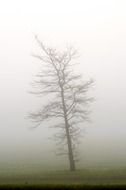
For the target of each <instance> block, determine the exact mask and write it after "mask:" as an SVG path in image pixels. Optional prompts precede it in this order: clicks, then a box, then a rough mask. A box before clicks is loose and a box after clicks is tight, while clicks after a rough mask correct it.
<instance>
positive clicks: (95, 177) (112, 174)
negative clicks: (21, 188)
mask: <svg viewBox="0 0 126 190" xmlns="http://www.w3.org/2000/svg"><path fill="white" fill-rule="evenodd" d="M4 184H6V185H7V184H8V185H10V184H12V185H17V184H20V185H25V186H26V185H27V186H29V185H44V184H48V185H57V184H59V185H60V184H64V185H71V184H72V185H85V184H86V185H122V184H123V185H126V169H83V170H77V171H75V172H70V171H65V170H64V171H60V170H57V171H43V170H42V168H41V167H40V168H39V167H38V168H32V167H31V168H20V169H19V168H10V169H0V185H4Z"/></svg>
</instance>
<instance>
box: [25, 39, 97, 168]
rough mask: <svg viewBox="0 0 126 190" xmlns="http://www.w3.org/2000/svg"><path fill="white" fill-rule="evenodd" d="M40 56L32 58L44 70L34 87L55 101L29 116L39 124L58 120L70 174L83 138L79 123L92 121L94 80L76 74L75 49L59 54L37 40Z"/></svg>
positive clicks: (59, 138) (57, 135)
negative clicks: (81, 137)
mask: <svg viewBox="0 0 126 190" xmlns="http://www.w3.org/2000/svg"><path fill="white" fill-rule="evenodd" d="M36 41H37V43H38V45H39V47H40V49H41V50H42V51H41V55H35V54H34V55H33V56H34V57H36V58H37V59H39V60H40V61H41V64H42V69H41V71H40V73H39V74H37V75H36V77H37V79H36V80H34V82H33V86H34V87H35V91H34V92H31V93H34V94H38V95H40V96H41V95H42V96H44V95H50V94H52V100H51V101H49V102H47V104H46V105H45V106H43V107H42V108H40V110H39V111H38V112H35V113H30V114H29V117H30V119H32V120H33V121H34V122H36V123H37V126H38V125H41V123H42V122H43V121H45V120H50V119H53V118H57V119H56V121H57V124H54V126H53V127H56V128H58V129H59V133H58V134H56V135H55V138H56V139H58V140H59V142H60V144H61V143H62V148H63V147H64V145H66V146H67V152H61V154H67V155H68V158H69V164H70V171H74V170H75V158H76V150H77V149H76V146H77V143H78V141H79V137H80V135H81V134H80V132H81V130H80V127H79V126H78V125H79V123H81V122H84V121H87V120H88V119H89V110H88V105H89V103H90V102H91V101H92V100H93V98H89V97H87V92H88V90H89V88H90V87H91V86H92V84H93V80H88V81H82V80H81V78H82V77H81V75H78V74H75V73H74V72H73V68H74V64H75V63H74V60H75V58H76V54H77V52H76V50H74V48H67V49H66V50H65V51H63V52H58V51H57V50H56V49H54V48H47V47H46V46H44V45H43V43H42V42H41V41H40V40H39V39H38V38H37V37H36Z"/></svg>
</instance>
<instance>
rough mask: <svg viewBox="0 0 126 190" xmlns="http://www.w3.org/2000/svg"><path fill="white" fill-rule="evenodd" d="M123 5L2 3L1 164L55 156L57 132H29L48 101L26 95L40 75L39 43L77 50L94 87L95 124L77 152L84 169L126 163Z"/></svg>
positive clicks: (111, 0)
mask: <svg viewBox="0 0 126 190" xmlns="http://www.w3.org/2000/svg"><path fill="white" fill-rule="evenodd" d="M125 10H126V2H125V0H106V1H103V0H88V1H87V0H82V1H81V0H78V1H76V0H75V1H72V0H64V1H58V0H54V1H51V0H50V1H49V0H46V1H44V0H38V1H37V0H36V1H35V0H21V1H20V0H18V1H16V0H11V1H9V0H8V1H6V0H5V1H1V2H0V87H1V90H0V92H1V93H0V155H1V156H0V162H13V161H14V160H15V159H16V160H17V161H18V162H19V163H24V162H26V163H29V160H30V162H31V163H32V162H36V163H37V162H38V161H41V162H42V160H43V162H44V161H45V160H46V159H47V158H46V157H47V156H49V154H51V155H52V156H53V157H54V158H55V155H54V154H53V153H54V152H53V151H55V148H56V147H55V142H53V141H51V140H50V139H48V137H52V134H53V130H52V129H51V130H50V129H48V128H47V127H46V126H42V127H40V128H38V129H36V130H31V129H30V126H32V123H30V121H28V120H27V119H26V118H25V117H26V116H27V114H28V112H29V111H34V110H35V109H37V108H39V105H40V104H41V102H42V101H43V100H42V99H40V98H37V97H34V96H33V95H31V94H29V93H28V91H29V90H31V86H30V83H31V82H32V81H33V78H34V75H35V74H37V72H38V71H39V68H40V67H39V62H38V60H36V59H34V58H33V57H32V56H31V54H32V53H33V52H34V53H37V52H39V48H38V46H37V43H36V42H35V39H34V35H36V34H37V35H38V36H39V38H40V39H41V41H43V42H44V43H45V44H46V45H49V46H54V47H57V48H62V49H63V48H65V47H66V45H73V46H74V47H75V48H76V49H78V51H79V54H80V57H79V59H78V60H77V61H78V62H80V63H81V64H80V66H79V69H78V70H79V71H80V72H81V73H82V75H83V78H85V76H86V77H91V78H94V80H95V85H94V88H93V89H92V92H91V93H92V95H93V96H94V97H95V99H96V101H95V102H94V103H93V105H92V106H91V108H92V114H91V119H92V123H91V124H88V123H84V124H83V126H84V128H85V129H86V134H85V135H84V138H83V139H82V144H81V146H80V150H81V159H82V160H83V161H85V162H87V161H90V160H91V161H92V162H93V159H95V160H96V161H101V160H103V161H104V160H105V161H106V160H113V159H114V160H115V161H119V160H121V161H122V162H124V161H125V159H126V146H125V144H126V116H125V113H126V100H125V97H126V74H125V73H126V11H125ZM57 159H60V158H57Z"/></svg>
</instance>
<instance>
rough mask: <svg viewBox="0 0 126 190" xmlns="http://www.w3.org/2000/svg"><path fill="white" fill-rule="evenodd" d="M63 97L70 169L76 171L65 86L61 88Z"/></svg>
mask: <svg viewBox="0 0 126 190" xmlns="http://www.w3.org/2000/svg"><path fill="white" fill-rule="evenodd" d="M61 98H62V105H63V112H64V121H65V129H66V136H67V145H68V157H69V163H70V171H75V169H76V168H75V160H74V155H73V149H72V142H71V136H70V132H69V123H68V119H67V112H66V105H65V100H64V90H63V88H61Z"/></svg>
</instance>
